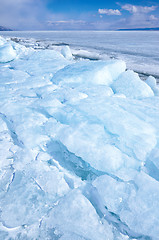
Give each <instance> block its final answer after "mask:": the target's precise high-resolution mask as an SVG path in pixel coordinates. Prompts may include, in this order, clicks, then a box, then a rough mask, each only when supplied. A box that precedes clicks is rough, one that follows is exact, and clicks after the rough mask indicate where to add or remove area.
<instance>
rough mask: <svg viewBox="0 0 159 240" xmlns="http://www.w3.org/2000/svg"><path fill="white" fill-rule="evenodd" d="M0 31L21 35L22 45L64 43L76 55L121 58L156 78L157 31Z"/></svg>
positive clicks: (141, 71) (11, 34)
mask: <svg viewBox="0 0 159 240" xmlns="http://www.w3.org/2000/svg"><path fill="white" fill-rule="evenodd" d="M1 35H4V36H10V37H17V38H23V40H21V43H22V44H24V45H26V46H34V47H41V48H45V47H47V48H55V47H56V48H57V47H58V46H61V45H64V44H68V45H69V46H70V47H71V49H72V51H73V54H74V55H76V56H77V57H84V58H90V59H108V58H115V59H121V60H124V61H125V62H126V64H127V68H128V69H132V70H134V71H136V72H138V73H140V74H141V77H144V75H143V76H142V74H145V75H146V76H147V75H153V76H155V77H156V78H157V80H158V81H159V67H158V66H159V47H158V46H159V31H99V32H93V31H90V32H89V31H41V32H38V31H37V32H35V31H34V32H22V31H21V32H15V31H13V32H1ZM31 38H32V39H31ZM17 40H18V39H17ZM34 40H36V41H34Z"/></svg>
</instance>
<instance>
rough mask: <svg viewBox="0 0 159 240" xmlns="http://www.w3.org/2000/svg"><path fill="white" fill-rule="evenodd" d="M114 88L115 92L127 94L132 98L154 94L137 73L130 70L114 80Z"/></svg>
mask: <svg viewBox="0 0 159 240" xmlns="http://www.w3.org/2000/svg"><path fill="white" fill-rule="evenodd" d="M112 88H113V90H114V92H115V93H119V94H125V96H126V97H130V98H136V99H138V98H145V97H152V96H153V95H154V93H153V91H152V90H151V88H150V87H149V86H148V85H147V84H145V83H144V82H143V81H141V79H140V78H139V76H138V74H137V73H134V72H133V71H131V70H128V71H126V72H124V73H123V74H121V75H120V76H119V77H118V79H117V80H116V81H115V82H113V84H112Z"/></svg>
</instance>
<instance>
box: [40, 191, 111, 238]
mask: <svg viewBox="0 0 159 240" xmlns="http://www.w3.org/2000/svg"><path fill="white" fill-rule="evenodd" d="M70 206H71V208H70ZM61 214H62V215H61ZM45 224H47V226H48V227H49V228H50V229H53V228H56V232H57V233H58V235H64V237H63V238H62V239H65V234H66V236H67V235H68V234H70V233H73V235H72V234H70V235H71V238H73V236H74V239H78V238H79V239H81V238H82V239H92V240H96V239H101V240H102V239H103V240H104V239H113V233H112V226H111V225H109V224H107V223H105V224H102V223H101V222H100V219H99V217H98V215H97V213H96V211H95V209H94V208H93V206H92V205H91V204H90V202H89V201H88V199H87V198H85V197H84V196H83V194H81V193H80V191H79V190H74V191H72V192H71V193H70V194H69V195H66V196H65V197H64V198H63V199H62V200H61V201H60V202H59V204H58V206H57V207H55V208H54V209H53V210H52V211H51V212H50V214H49V216H48V218H47V219H46V220H45ZM42 227H44V226H42ZM92 229H98V231H97V232H95V231H92Z"/></svg>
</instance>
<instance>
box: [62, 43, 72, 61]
mask: <svg viewBox="0 0 159 240" xmlns="http://www.w3.org/2000/svg"><path fill="white" fill-rule="evenodd" d="M61 54H62V55H63V56H64V57H65V58H66V59H68V60H72V53H71V49H70V48H69V46H65V47H63V48H62V49H61Z"/></svg>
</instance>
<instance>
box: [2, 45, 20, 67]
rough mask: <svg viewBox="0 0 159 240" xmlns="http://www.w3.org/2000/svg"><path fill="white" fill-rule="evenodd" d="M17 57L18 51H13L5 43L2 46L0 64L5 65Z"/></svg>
mask: <svg viewBox="0 0 159 240" xmlns="http://www.w3.org/2000/svg"><path fill="white" fill-rule="evenodd" d="M15 57H16V51H15V50H14V49H13V47H12V46H11V45H10V44H8V43H5V44H3V45H1V46H0V62H1V63H5V62H10V61H12V60H13V59H15Z"/></svg>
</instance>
